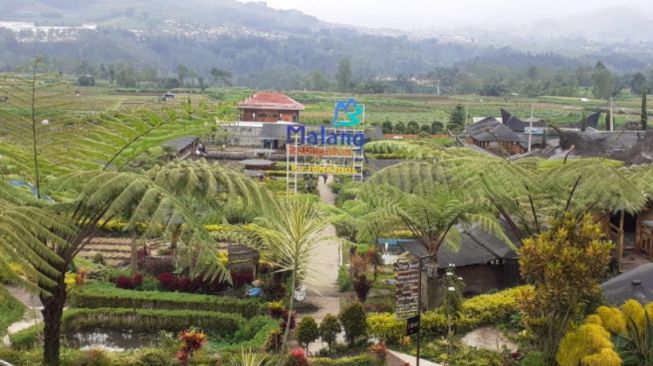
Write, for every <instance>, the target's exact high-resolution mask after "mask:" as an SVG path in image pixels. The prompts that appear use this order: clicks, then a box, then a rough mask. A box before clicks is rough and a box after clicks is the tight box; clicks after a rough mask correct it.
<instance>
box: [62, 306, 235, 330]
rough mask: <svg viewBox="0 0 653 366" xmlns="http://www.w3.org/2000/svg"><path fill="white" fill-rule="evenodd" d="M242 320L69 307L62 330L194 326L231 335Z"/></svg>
mask: <svg viewBox="0 0 653 366" xmlns="http://www.w3.org/2000/svg"><path fill="white" fill-rule="evenodd" d="M244 322H245V320H244V318H243V317H242V316H240V315H237V314H227V313H216V312H212V311H194V310H167V309H165V310H160V309H122V308H118V309H112V308H96V309H68V310H67V311H66V312H64V316H63V320H62V325H63V327H62V328H63V330H64V331H71V330H77V329H83V328H91V327H101V328H107V329H132V330H136V331H144V332H151V331H152V330H153V329H157V330H159V329H160V330H167V331H171V332H179V331H180V330H182V329H185V328H188V327H191V326H195V327H198V328H201V329H203V330H204V331H205V332H207V333H211V334H217V335H220V336H231V335H233V334H234V333H235V332H236V331H237V330H238V329H239V328H240V327H241V326H242V325H243V324H244Z"/></svg>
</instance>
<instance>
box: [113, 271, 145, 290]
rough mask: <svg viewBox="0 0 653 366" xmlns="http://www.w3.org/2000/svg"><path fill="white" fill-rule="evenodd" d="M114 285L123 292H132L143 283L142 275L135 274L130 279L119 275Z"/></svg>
mask: <svg viewBox="0 0 653 366" xmlns="http://www.w3.org/2000/svg"><path fill="white" fill-rule="evenodd" d="M115 283H116V287H118V288H122V289H125V290H133V289H135V288H136V287H138V286H140V285H141V284H142V283H143V275H142V274H140V273H137V274H135V275H134V276H132V277H128V276H125V275H121V276H119V277H118V278H116V281H115Z"/></svg>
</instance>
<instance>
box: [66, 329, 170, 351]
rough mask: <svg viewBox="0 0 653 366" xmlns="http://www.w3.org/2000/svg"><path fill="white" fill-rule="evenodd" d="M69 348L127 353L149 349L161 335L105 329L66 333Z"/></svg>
mask: <svg viewBox="0 0 653 366" xmlns="http://www.w3.org/2000/svg"><path fill="white" fill-rule="evenodd" d="M65 336H66V342H67V344H68V346H69V347H72V348H77V349H81V350H85V349H91V348H96V349H97V348H100V349H105V350H108V351H116V352H119V351H125V350H131V349H136V348H141V347H148V346H151V345H153V344H155V343H156V342H157V340H158V339H159V334H158V333H157V332H154V333H142V332H134V331H131V330H114V329H103V328H87V329H83V330H80V331H71V332H68V333H66V335H65Z"/></svg>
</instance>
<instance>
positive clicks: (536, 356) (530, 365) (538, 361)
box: [519, 352, 548, 366]
mask: <svg viewBox="0 0 653 366" xmlns="http://www.w3.org/2000/svg"><path fill="white" fill-rule="evenodd" d="M519 365H520V366H548V365H547V364H546V360H545V359H544V354H542V352H531V353H529V354H527V355H526V356H525V357H524V358H523V359H522V360H521V361H520V363H519Z"/></svg>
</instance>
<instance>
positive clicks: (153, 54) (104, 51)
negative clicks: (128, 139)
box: [0, 0, 653, 89]
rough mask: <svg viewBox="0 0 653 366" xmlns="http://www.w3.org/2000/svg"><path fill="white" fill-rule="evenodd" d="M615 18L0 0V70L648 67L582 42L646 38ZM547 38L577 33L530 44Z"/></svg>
mask: <svg viewBox="0 0 653 366" xmlns="http://www.w3.org/2000/svg"><path fill="white" fill-rule="evenodd" d="M613 11H619V12H620V13H619V14H620V15H619V16H618V17H617V18H620V19H618V20H615V19H613V20H611V21H608V16H607V14H608V13H609V11H607V12H603V13H597V14H590V15H587V16H584V17H581V18H568V19H562V20H548V21H541V22H539V23H537V24H536V25H535V26H533V27H532V28H530V29H528V32H527V30H526V29H514V28H509V25H506V26H505V29H484V28H483V27H482V25H479V26H477V27H475V28H468V29H464V30H461V31H460V32H458V31H449V32H446V33H437V34H436V33H433V34H429V33H425V34H422V35H420V36H415V35H409V34H406V33H404V32H399V31H394V30H388V29H383V30H375V29H363V28H356V27H353V26H344V25H336V24H331V23H327V22H324V21H321V20H320V19H317V18H315V17H313V16H309V15H306V14H303V13H301V12H299V11H295V10H276V9H272V8H270V7H268V6H267V5H266V4H265V3H243V2H239V1H236V0H130V1H124V0H0V56H1V57H0V71H3V70H9V69H12V68H13V67H14V66H16V65H19V64H23V63H25V62H26V61H27V60H29V59H30V58H32V57H34V55H35V54H43V55H45V56H46V57H47V60H48V64H49V65H51V67H53V68H54V69H56V70H59V71H62V72H66V73H77V74H79V73H85V72H88V68H89V67H88V65H91V66H92V67H94V68H96V69H98V68H99V66H100V65H101V64H104V65H117V64H120V65H131V66H134V67H136V68H147V69H148V70H150V71H152V70H153V71H152V72H154V73H158V74H159V75H160V76H162V77H171V76H174V75H175V74H176V70H177V66H178V65H180V64H184V65H185V66H187V67H188V68H190V69H192V70H193V71H194V72H196V73H197V75H199V76H202V77H208V76H209V71H210V70H211V69H212V68H213V67H218V68H220V69H223V70H227V71H229V72H231V73H232V74H233V76H234V77H233V79H234V82H235V83H237V84H241V85H247V86H252V87H263V88H274V89H283V88H291V87H298V85H300V84H299V81H300V80H308V79H311V78H314V74H313V73H314V72H315V71H320V72H321V73H322V74H323V75H325V76H326V77H327V78H331V79H332V75H334V74H335V72H336V69H337V67H338V63H339V61H340V60H341V59H344V58H348V59H350V60H351V62H352V65H353V71H354V75H355V78H356V79H357V80H385V79H386V78H388V77H392V78H393V77H395V76H398V75H401V78H397V79H405V78H406V76H411V75H425V74H427V73H429V72H432V71H434V70H436V69H437V68H439V67H451V66H457V67H459V68H460V70H463V71H461V72H462V73H467V72H468V73H479V72H480V71H478V70H485V71H483V72H490V71H491V72H497V74H496V75H505V74H506V72H510V71H513V72H514V71H515V70H520V69H522V70H525V69H527V68H528V67H529V66H532V65H538V66H543V67H547V68H550V69H557V70H560V69H565V70H567V71H570V70H571V71H573V70H574V69H575V68H577V67H578V66H581V65H585V66H591V65H593V64H594V63H596V60H598V59H604V60H605V61H606V64H607V65H608V66H609V67H611V68H613V69H614V70H615V71H619V72H633V71H639V70H641V69H644V68H647V67H649V66H651V60H652V59H653V57H652V54H651V50H653V44H634V43H632V42H622V41H620V42H621V43H619V42H617V43H615V42H612V43H610V42H607V41H606V42H603V41H601V40H588V39H586V38H584V37H585V35H587V37H589V36H593V37H594V36H596V37H599V38H601V35H602V34H606V33H611V34H613V35H614V34H627V35H632V37H635V36H636V35H639V34H640V33H644V32H647V33H648V34H653V28H651V27H652V26H651V25H650V24H649V23H650V22H649V23H647V21H646V18H645V17H643V16H637V14H632V13H628V9H627V8H623V9H622V8H619V9H617V10H614V9H613ZM545 30H546V31H551V32H556V31H560V32H561V33H565V34H576V33H578V36H574V37H569V36H554V37H551V36H537V35H529V34H534V33H537V32H539V31H542V32H544V31H545ZM585 32H588V33H585ZM506 46H508V47H506ZM466 70H467V71H466ZM488 70H489V71H488ZM148 72H149V71H148ZM501 72H503V74H501ZM477 76H478V75H477ZM318 81H319V78H318Z"/></svg>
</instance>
